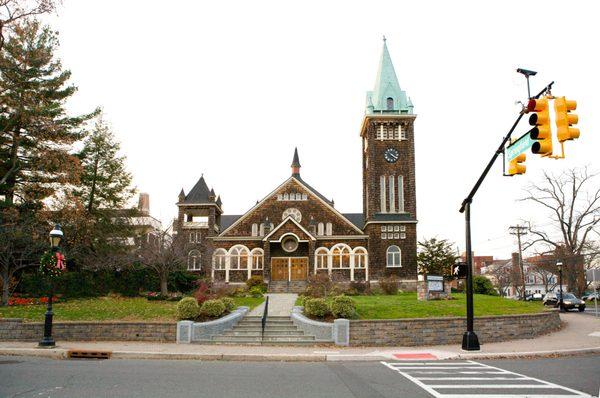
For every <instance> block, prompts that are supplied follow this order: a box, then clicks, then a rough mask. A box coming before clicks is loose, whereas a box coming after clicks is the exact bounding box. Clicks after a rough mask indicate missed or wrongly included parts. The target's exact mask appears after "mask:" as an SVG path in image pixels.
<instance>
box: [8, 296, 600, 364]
mask: <svg viewBox="0 0 600 398" xmlns="http://www.w3.org/2000/svg"><path fill="white" fill-rule="evenodd" d="M288 296H292V295H288ZM287 302H288V303H289V300H288V301H287ZM269 306H270V305H269ZM269 312H270V311H269ZM560 317H561V319H562V320H563V321H564V322H565V324H564V327H563V328H562V329H561V330H559V331H558V332H554V333H550V334H547V335H544V336H540V337H538V338H535V339H529V340H512V341H506V342H500V343H489V344H482V345H481V351H471V352H465V351H462V350H461V347H460V344H452V345H443V346H430V347H338V346H334V345H331V344H330V345H318V346H305V347H290V346H241V345H201V344H175V343H153V342H147V343H144V342H127V341H117V342H108V341H107V342H87V341H86V342H77V341H73V342H71V341H69V342H62V341H58V342H57V347H56V348H54V349H39V348H36V347H37V343H35V342H6V341H4V342H0V355H25V356H41V357H50V358H66V357H67V352H68V351H69V350H93V351H101V350H107V351H110V352H112V358H114V359H196V360H229V361H383V360H398V359H413V360H415V359H424V358H425V359H485V358H488V359H489V358H512V357H554V356H562V355H577V354H596V355H597V354H600V319H596V318H595V317H590V316H588V315H584V314H575V313H573V314H568V313H567V314H561V316H560ZM476 332H477V331H476Z"/></svg>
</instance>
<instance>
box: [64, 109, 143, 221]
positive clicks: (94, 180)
mask: <svg viewBox="0 0 600 398" xmlns="http://www.w3.org/2000/svg"><path fill="white" fill-rule="evenodd" d="M119 148H120V146H119V143H118V142H116V141H115V137H114V136H113V134H112V132H111V131H110V128H109V127H108V125H107V124H106V123H105V122H104V120H103V119H102V117H99V118H98V120H97V121H96V124H95V126H94V130H93V131H92V133H91V134H90V135H89V136H88V137H87V138H86V139H85V141H84V144H83V149H82V150H81V152H80V153H79V155H78V156H79V159H80V161H81V165H82V173H81V183H80V185H79V187H77V189H76V190H75V192H76V194H77V195H78V196H79V197H80V198H81V199H82V201H83V203H85V206H86V209H87V210H88V212H89V213H93V212H94V211H95V210H97V209H102V208H104V209H121V208H123V207H124V206H125V205H126V203H127V201H128V200H129V199H131V197H132V195H133V194H134V192H135V189H134V188H132V187H131V174H130V173H129V172H127V169H126V167H125V157H124V156H119V155H118V152H119Z"/></svg>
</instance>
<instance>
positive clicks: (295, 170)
mask: <svg viewBox="0 0 600 398" xmlns="http://www.w3.org/2000/svg"><path fill="white" fill-rule="evenodd" d="M292 175H293V176H294V177H300V158H299V157H298V147H296V148H295V149H294V159H293V160H292Z"/></svg>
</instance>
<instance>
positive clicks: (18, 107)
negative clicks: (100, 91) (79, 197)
mask: <svg viewBox="0 0 600 398" xmlns="http://www.w3.org/2000/svg"><path fill="white" fill-rule="evenodd" d="M57 46H58V40H57V37H56V34H55V33H54V32H52V31H51V30H50V29H49V28H48V27H46V26H44V27H42V26H41V25H40V23H39V22H38V21H36V20H24V21H22V23H21V24H20V25H16V26H15V27H14V33H13V34H12V35H11V37H10V38H9V40H8V41H7V42H6V45H5V46H4V49H3V51H2V52H1V53H0V195H4V196H5V203H6V205H7V206H9V207H11V206H13V205H15V203H19V204H21V205H22V204H28V205H30V204H37V205H39V206H41V202H42V200H44V199H46V198H48V197H50V196H52V195H54V194H55V193H56V192H57V191H58V190H59V189H62V188H64V186H65V185H67V184H74V183H77V182H78V180H79V171H80V168H79V161H78V159H77V157H76V156H74V155H72V154H71V153H70V151H71V146H72V144H73V143H74V142H76V141H77V140H79V139H80V138H81V137H82V135H83V128H84V124H85V122H86V121H87V120H89V119H90V118H92V117H93V116H94V114H95V112H94V113H91V114H87V115H82V116H74V117H73V116H69V115H67V113H66V111H65V102H66V100H68V99H69V98H70V97H71V96H72V95H73V94H74V93H75V91H76V87H75V86H73V85H71V84H69V82H68V80H69V78H70V77H71V73H70V72H69V71H68V70H63V68H62V65H61V62H60V60H58V59H57V58H56V57H55V54H54V53H55V50H56V48H57Z"/></svg>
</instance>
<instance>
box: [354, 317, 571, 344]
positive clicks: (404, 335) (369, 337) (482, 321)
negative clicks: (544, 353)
mask: <svg viewBox="0 0 600 398" xmlns="http://www.w3.org/2000/svg"><path fill="white" fill-rule="evenodd" d="M560 326H561V324H560V317H559V315H558V311H555V310H552V311H546V312H543V313H540V314H527V315H503V316H488V317H477V318H475V333H477V336H478V337H479V342H480V343H481V344H486V343H493V342H498V341H506V340H515V339H531V338H534V337H537V336H540V335H542V334H546V333H549V332H554V331H556V330H558V329H560ZM466 327H467V326H466V319H465V318H419V319H393V320H371V321H350V345H351V346H360V345H369V346H371V345H380V346H399V347H410V346H432V345H443V344H461V342H462V335H463V333H464V331H465V330H466Z"/></svg>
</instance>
